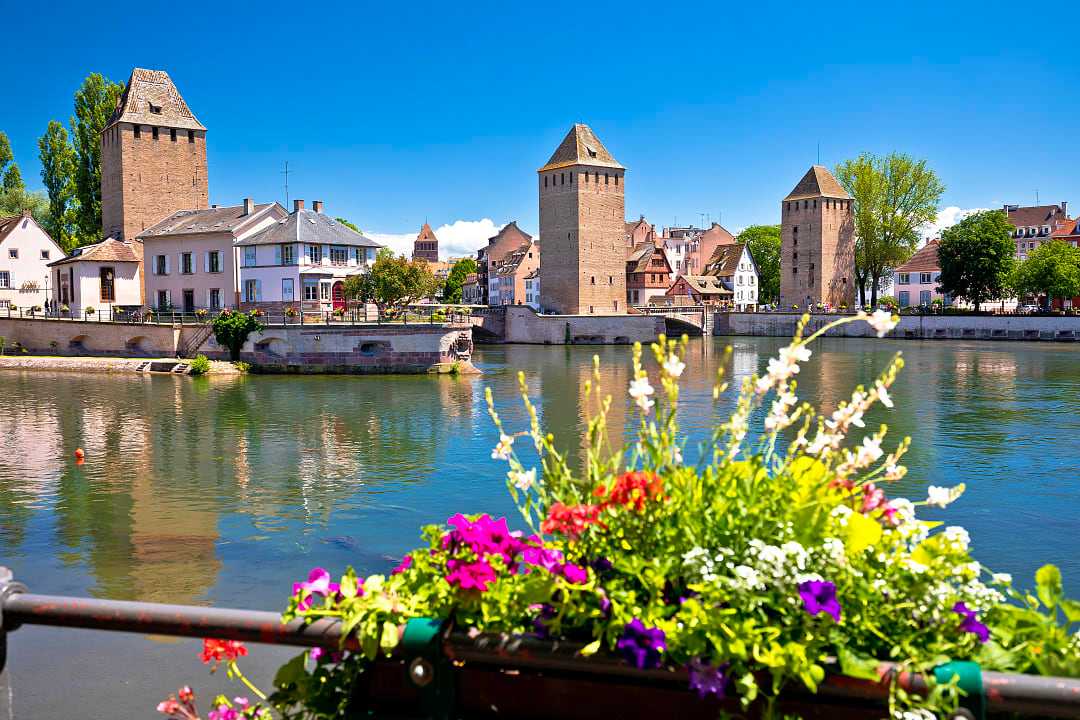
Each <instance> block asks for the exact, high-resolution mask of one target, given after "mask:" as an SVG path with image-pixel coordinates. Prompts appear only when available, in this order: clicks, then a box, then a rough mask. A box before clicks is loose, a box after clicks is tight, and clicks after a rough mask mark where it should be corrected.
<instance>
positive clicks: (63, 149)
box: [38, 120, 78, 252]
mask: <svg viewBox="0 0 1080 720" xmlns="http://www.w3.org/2000/svg"><path fill="white" fill-rule="evenodd" d="M38 158H39V159H40V160H41V180H42V182H43V183H44V184H45V190H46V192H47V193H48V195H49V214H50V216H51V220H52V223H51V225H50V226H48V227H47V228H46V229H47V230H48V232H49V234H50V235H52V238H53V240H55V241H56V242H57V243H59V244H60V247H62V248H63V249H64V252H71V250H72V249H74V248H75V247H76V246H77V245H78V239H77V237H76V224H77V221H78V209H77V203H76V201H75V148H73V147H72V146H71V142H69V141H68V133H67V130H66V129H64V126H63V124H61V123H59V122H57V121H56V120H50V121H49V127H48V128H47V129H46V130H45V134H44V135H42V136H41V137H40V138H38Z"/></svg>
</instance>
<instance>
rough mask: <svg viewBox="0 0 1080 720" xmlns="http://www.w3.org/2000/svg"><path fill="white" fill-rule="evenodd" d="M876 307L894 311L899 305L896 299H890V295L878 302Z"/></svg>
mask: <svg viewBox="0 0 1080 720" xmlns="http://www.w3.org/2000/svg"><path fill="white" fill-rule="evenodd" d="M878 307H880V308H884V309H885V310H893V311H896V310H898V309H900V303H899V302H898V301H897V299H896V298H894V297H892V296H891V295H886V296H885V297H883V298H881V299H880V300H878Z"/></svg>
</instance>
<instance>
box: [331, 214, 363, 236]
mask: <svg viewBox="0 0 1080 720" xmlns="http://www.w3.org/2000/svg"><path fill="white" fill-rule="evenodd" d="M334 219H335V220H337V221H338V222H339V223H341V224H342V225H344V226H345V227H347V228H349V229H350V230H352V231H353V232H357V233H358V232H362V231H361V230H360V228H358V227H356V225H353V224H352V223H351V222H349V221H348V220H346V219H345V218H343V217H339V218H334Z"/></svg>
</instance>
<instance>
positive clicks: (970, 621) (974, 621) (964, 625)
mask: <svg viewBox="0 0 1080 720" xmlns="http://www.w3.org/2000/svg"><path fill="white" fill-rule="evenodd" d="M952 609H953V612H955V613H957V614H958V615H959V616H960V617H962V618H963V620H961V621H960V627H959V630H960V631H961V632H969V633H972V634H973V635H975V637H977V638H979V642H980V643H984V642H986V641H987V640H989V639H990V628H988V627H986V626H985V625H983V624H982V623H981V622H979V620H978V618H976V617H975V611H974V610H969V609H968V606H967V605H965V604H964V603H962V602H958V603H956V604H955V605H953V608H952Z"/></svg>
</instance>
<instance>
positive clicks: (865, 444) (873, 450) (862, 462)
mask: <svg viewBox="0 0 1080 720" xmlns="http://www.w3.org/2000/svg"><path fill="white" fill-rule="evenodd" d="M881 454H882V453H881V438H878V437H866V438H863V441H862V445H860V446H859V449H858V451H857V453H856V455H855V463H856V464H857V465H858V466H859V467H861V468H863V467H866V466H867V465H869V464H870V463H872V462H874V461H875V460H877V459H878V458H879V457H881Z"/></svg>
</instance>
